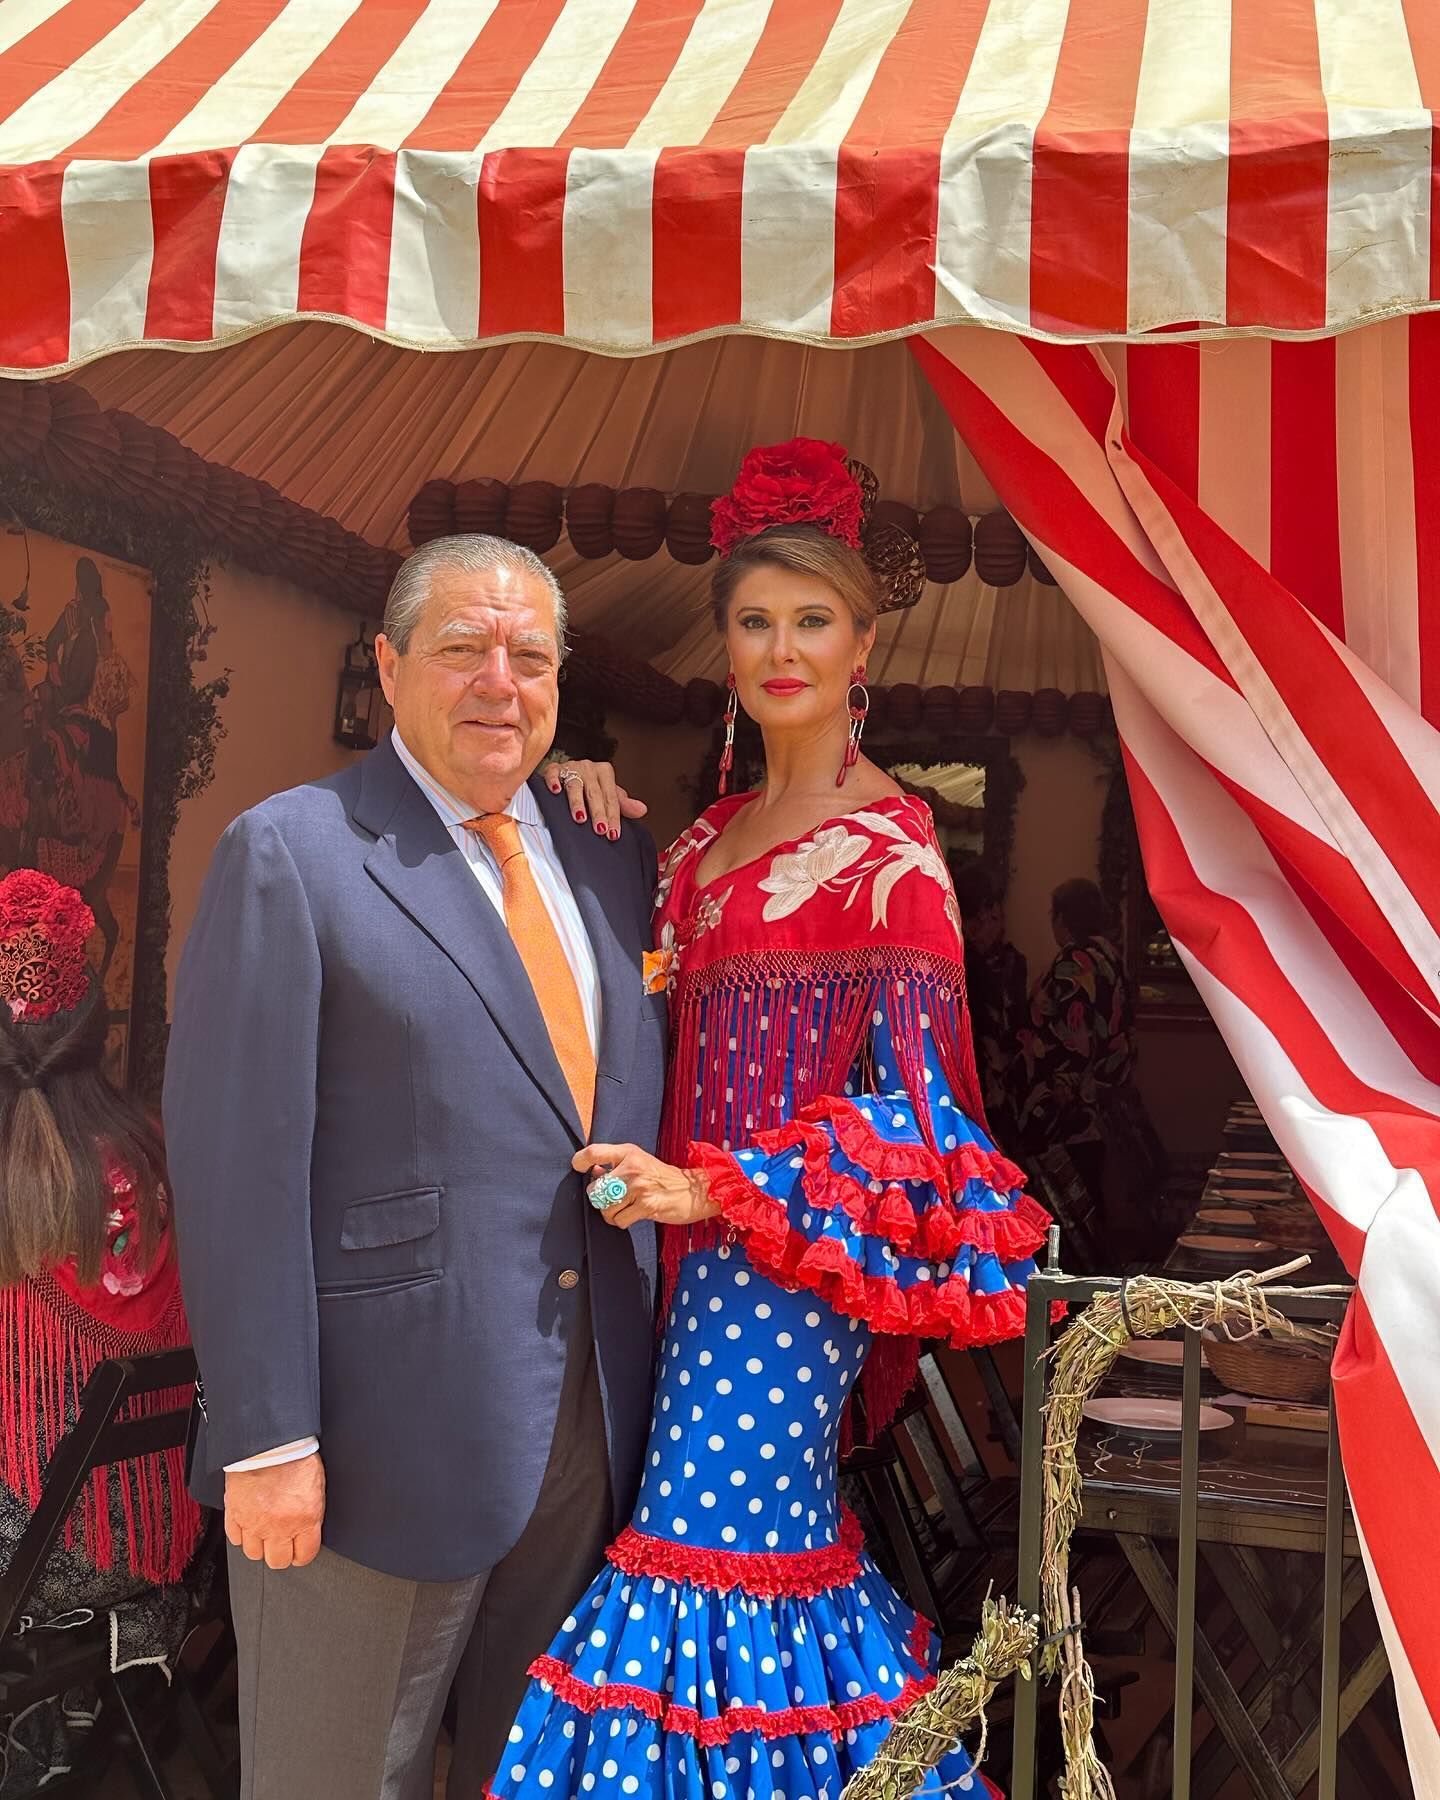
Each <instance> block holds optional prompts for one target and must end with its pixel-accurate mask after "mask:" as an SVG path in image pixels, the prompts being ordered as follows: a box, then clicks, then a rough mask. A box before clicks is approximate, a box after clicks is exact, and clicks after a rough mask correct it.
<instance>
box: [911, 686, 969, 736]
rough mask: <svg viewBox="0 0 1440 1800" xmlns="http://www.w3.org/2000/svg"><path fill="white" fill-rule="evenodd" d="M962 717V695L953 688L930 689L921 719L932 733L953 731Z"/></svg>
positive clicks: (923, 705) (926, 695)
mask: <svg viewBox="0 0 1440 1800" xmlns="http://www.w3.org/2000/svg"><path fill="white" fill-rule="evenodd" d="M959 716H960V695H959V693H958V692H957V691H956V690H955V689H954V688H953V687H928V688H926V690H925V695H924V699H923V701H922V703H921V708H920V717H921V719H922V720H923V721H924V723H925V724H926V725H927V726H929V727H930V729H931V730H932V731H953V730H954V729H955V726H956V724H957V723H958V721H959Z"/></svg>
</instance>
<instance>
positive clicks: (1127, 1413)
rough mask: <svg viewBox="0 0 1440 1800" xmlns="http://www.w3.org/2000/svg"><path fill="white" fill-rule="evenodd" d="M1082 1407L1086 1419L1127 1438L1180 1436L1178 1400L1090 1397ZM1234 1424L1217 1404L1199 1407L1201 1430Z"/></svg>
mask: <svg viewBox="0 0 1440 1800" xmlns="http://www.w3.org/2000/svg"><path fill="white" fill-rule="evenodd" d="M1083 1410H1084V1414H1085V1417H1086V1418H1087V1419H1093V1420H1094V1421H1095V1423H1096V1424H1097V1425H1108V1426H1109V1427H1110V1428H1111V1430H1112V1431H1121V1432H1124V1434H1125V1435H1126V1437H1179V1435H1180V1402H1179V1401H1178V1400H1090V1401H1087V1403H1086V1405H1085V1407H1084V1409H1083ZM1234 1423H1235V1421H1234V1419H1232V1418H1231V1416H1230V1414H1229V1413H1223V1412H1221V1411H1220V1409H1219V1407H1218V1406H1202V1407H1201V1408H1200V1429H1201V1430H1202V1431H1228V1430H1229V1429H1230V1427H1231V1426H1232V1425H1233V1424H1234Z"/></svg>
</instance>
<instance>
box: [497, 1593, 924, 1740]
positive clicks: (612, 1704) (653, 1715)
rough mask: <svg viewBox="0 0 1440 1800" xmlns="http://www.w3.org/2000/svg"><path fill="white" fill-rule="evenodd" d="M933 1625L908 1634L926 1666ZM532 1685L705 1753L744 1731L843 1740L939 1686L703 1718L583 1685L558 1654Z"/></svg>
mask: <svg viewBox="0 0 1440 1800" xmlns="http://www.w3.org/2000/svg"><path fill="white" fill-rule="evenodd" d="M933 1635H934V1630H933V1627H932V1626H931V1625H930V1623H929V1621H928V1620H927V1619H922V1618H921V1617H920V1615H919V1614H918V1613H917V1614H916V1615H915V1624H914V1626H913V1627H912V1629H911V1632H910V1643H909V1650H910V1654H911V1656H912V1657H913V1658H914V1659H915V1661H916V1662H918V1663H919V1664H920V1665H921V1667H922V1668H924V1667H925V1666H926V1664H928V1662H929V1660H930V1642H931V1638H932V1637H933ZM530 1676H531V1679H532V1680H534V1681H543V1682H546V1683H548V1685H549V1686H550V1687H551V1688H552V1689H553V1690H554V1692H555V1695H556V1697H557V1698H558V1699H560V1700H563V1701H564V1702H565V1704H566V1705H567V1706H573V1707H574V1708H575V1710H576V1711H577V1712H582V1713H584V1714H585V1715H586V1717H587V1718H592V1717H593V1716H594V1715H595V1714H596V1713H597V1712H601V1711H606V1712H609V1711H612V1710H614V1711H618V1710H620V1709H621V1708H623V1707H633V1708H634V1710H635V1711H636V1712H640V1713H643V1714H644V1715H645V1717H646V1718H647V1719H654V1720H655V1721H656V1722H657V1723H658V1724H659V1726H660V1728H661V1730H662V1731H668V1732H672V1733H674V1734H675V1735H676V1736H678V1737H689V1738H694V1739H695V1741H696V1742H697V1743H699V1744H701V1745H703V1746H704V1747H705V1748H706V1749H710V1750H714V1749H718V1748H719V1747H720V1745H722V1744H727V1743H729V1741H730V1739H731V1738H734V1737H739V1736H740V1735H741V1734H742V1733H744V1732H758V1733H759V1734H760V1736H761V1737H763V1738H765V1739H766V1740H767V1741H768V1740H769V1739H772V1738H781V1737H802V1736H808V1735H810V1734H812V1733H815V1732H819V1731H823V1732H828V1733H829V1735H830V1736H831V1737H833V1738H839V1737H843V1736H844V1735H845V1733H846V1732H847V1731H856V1730H858V1729H859V1728H860V1727H861V1726H862V1725H873V1724H874V1723H875V1722H876V1721H877V1720H878V1719H893V1718H894V1717H895V1716H896V1714H897V1713H901V1712H903V1711H904V1710H905V1708H906V1707H907V1706H909V1705H910V1704H911V1703H912V1702H913V1701H915V1700H918V1699H919V1698H920V1696H921V1695H922V1694H928V1693H929V1692H930V1690H931V1689H932V1688H933V1687H934V1686H935V1679H936V1678H935V1676H933V1675H931V1674H929V1673H928V1672H927V1673H926V1674H924V1675H912V1676H911V1677H910V1678H909V1680H908V1681H907V1682H906V1683H905V1686H904V1687H903V1688H902V1689H901V1691H900V1693H899V1695H898V1696H897V1697H896V1698H895V1699H893V1700H887V1699H885V1698H884V1697H883V1696H882V1695H880V1694H864V1695H862V1696H861V1697H860V1698H859V1699H858V1700H844V1701H842V1702H841V1703H840V1705H838V1706H791V1707H786V1708H785V1710H784V1711H783V1712H767V1711H766V1710H765V1709H764V1708H763V1707H759V1706H732V1707H730V1708H728V1709H727V1710H726V1711H725V1712H723V1713H718V1714H713V1715H711V1716H710V1717H708V1718H704V1717H702V1716H701V1715H700V1714H699V1713H698V1712H697V1711H696V1710H695V1708H694V1707H692V1706H676V1705H675V1704H674V1703H673V1702H671V1701H669V1700H667V1699H666V1697H665V1695H663V1694H657V1693H655V1692H654V1691H653V1690H652V1689H650V1688H639V1687H632V1686H630V1685H628V1684H622V1683H619V1682H616V1683H613V1684H612V1683H610V1682H608V1681H607V1682H602V1683H600V1685H599V1686H596V1684H595V1683H594V1682H589V1681H581V1680H579V1679H578V1677H577V1676H576V1675H575V1673H574V1670H573V1669H572V1668H571V1667H570V1666H569V1665H568V1664H566V1663H563V1662H561V1661H560V1660H559V1658H558V1657H554V1656H542V1657H540V1658H539V1659H538V1660H537V1661H535V1662H533V1663H531V1665H530Z"/></svg>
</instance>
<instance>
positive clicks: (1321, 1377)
mask: <svg viewBox="0 0 1440 1800" xmlns="http://www.w3.org/2000/svg"><path fill="white" fill-rule="evenodd" d="M1205 1360H1206V1362H1207V1363H1209V1365H1210V1367H1211V1369H1212V1370H1213V1372H1214V1373H1215V1375H1216V1376H1217V1377H1218V1379H1219V1380H1221V1381H1223V1382H1224V1383H1225V1385H1226V1387H1228V1388H1233V1389H1234V1390H1235V1392H1236V1393H1238V1394H1253V1395H1254V1396H1255V1397H1256V1398H1257V1399H1261V1400H1294V1401H1299V1402H1302V1403H1304V1402H1310V1401H1317V1400H1323V1399H1324V1398H1325V1394H1326V1390H1327V1389H1328V1388H1329V1386H1330V1358H1329V1357H1328V1356H1327V1355H1326V1354H1325V1353H1324V1351H1322V1350H1321V1349H1319V1347H1318V1346H1316V1345H1314V1344H1297V1343H1293V1342H1288V1341H1285V1340H1282V1339H1279V1338H1273V1337H1270V1336H1268V1335H1267V1334H1265V1333H1263V1332H1262V1333H1261V1334H1260V1335H1259V1336H1257V1337H1250V1338H1244V1339H1242V1340H1241V1341H1240V1342H1238V1343H1236V1342H1234V1341H1233V1340H1232V1339H1230V1338H1227V1337H1224V1336H1223V1335H1222V1334H1221V1333H1219V1332H1216V1331H1207V1332H1206V1333H1205Z"/></svg>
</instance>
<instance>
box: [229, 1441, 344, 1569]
mask: <svg viewBox="0 0 1440 1800" xmlns="http://www.w3.org/2000/svg"><path fill="white" fill-rule="evenodd" d="M324 1522H325V1465H324V1463H322V1462H321V1460H320V1456H319V1453H318V1451H317V1452H316V1453H315V1454H314V1455H311V1456H302V1457H301V1458H300V1459H299V1460H298V1461H297V1462H287V1463H278V1464H276V1466H275V1467H274V1468H270V1469H248V1470H238V1471H237V1470H230V1471H228V1472H227V1473H226V1476H225V1535H226V1537H227V1538H229V1540H230V1542H231V1543H232V1544H234V1546H235V1548H236V1549H237V1550H243V1551H244V1553H245V1554H246V1556H248V1557H249V1558H250V1560H251V1562H260V1561H261V1560H262V1559H263V1561H264V1563H265V1565H266V1567H267V1568H271V1569H289V1568H296V1569H303V1568H304V1566H305V1564H306V1563H309V1562H314V1560H315V1558H316V1556H317V1555H318V1554H319V1551H320V1528H321V1526H322V1525H323V1524H324Z"/></svg>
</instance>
